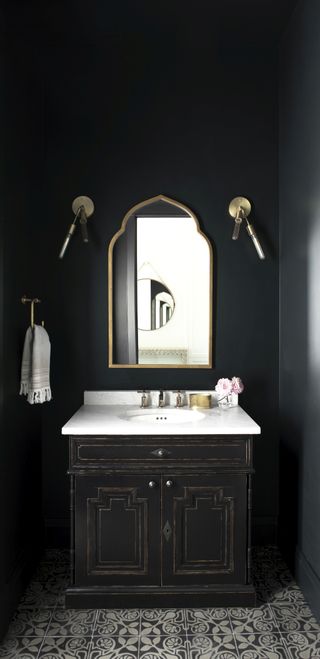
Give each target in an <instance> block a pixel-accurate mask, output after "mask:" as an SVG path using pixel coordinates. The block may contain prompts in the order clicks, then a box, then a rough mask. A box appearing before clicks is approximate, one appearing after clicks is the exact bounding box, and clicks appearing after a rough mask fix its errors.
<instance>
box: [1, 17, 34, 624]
mask: <svg viewBox="0 0 320 659" xmlns="http://www.w3.org/2000/svg"><path fill="white" fill-rule="evenodd" d="M1 26H2V23H1ZM1 37H2V40H1V44H2V47H1V53H0V59H1V65H0V66H1V135H2V138H1V155H0V172H1V183H0V193H1V209H0V253H1V275H0V304H1V322H0V374H1V375H0V419H1V436H0V508H1V532H0V637H1V636H2V634H3V633H4V631H5V629H6V626H7V623H8V621H9V619H10V616H11V614H12V613H13V611H14V609H15V608H16V606H17V604H18V602H19V597H20V595H21V593H22V589H23V587H24V585H25V583H26V581H27V579H28V577H29V576H30V572H31V570H32V567H33V565H34V563H35V561H36V560H37V558H38V555H39V553H40V551H41V547H42V535H43V532H42V529H43V523H42V504H41V501H42V497H41V489H42V478H41V426H40V420H41V410H40V409H37V407H35V408H34V407H33V406H32V407H31V406H30V405H28V404H27V403H26V401H25V400H23V399H22V397H19V395H18V394H19V384H20V382H19V380H20V365H21V354H22V346H23V340H24V334H25V331H26V328H27V326H28V323H29V322H30V320H29V319H30V310H29V309H28V308H25V307H24V306H23V305H22V304H21V302H20V298H21V296H22V295H23V294H24V293H27V295H30V294H33V295H37V294H38V293H37V284H38V280H39V278H41V272H38V271H36V268H35V267H34V265H35V264H34V262H33V247H32V245H33V243H34V241H35V240H36V231H35V226H34V215H35V213H34V209H35V208H36V207H37V205H38V203H39V199H41V185H40V184H39V170H40V168H39V162H40V158H41V157H42V148H41V143H40V142H41V141H39V135H40V134H41V112H42V111H41V102H40V98H39V95H38V86H37V85H36V84H35V78H36V74H35V62H36V60H35V58H34V53H33V52H32V49H30V48H22V46H20V50H19V54H17V51H16V49H15V47H14V44H13V43H11V45H9V44H8V42H7V40H6V35H5V34H2V35H1Z"/></svg>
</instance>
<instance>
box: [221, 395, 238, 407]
mask: <svg viewBox="0 0 320 659" xmlns="http://www.w3.org/2000/svg"><path fill="white" fill-rule="evenodd" d="M236 405H238V394H234V393H232V394H228V395H227V396H223V398H220V400H218V407H219V408H220V409H221V410H228V409H230V407H235V406H236Z"/></svg>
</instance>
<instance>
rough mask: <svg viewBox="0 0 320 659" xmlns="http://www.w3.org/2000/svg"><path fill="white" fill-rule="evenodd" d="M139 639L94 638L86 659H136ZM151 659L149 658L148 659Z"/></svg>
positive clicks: (122, 637) (123, 637) (124, 637)
mask: <svg viewBox="0 0 320 659" xmlns="http://www.w3.org/2000/svg"><path fill="white" fill-rule="evenodd" d="M138 654H139V638H138V636H137V637H135V638H133V637H132V636H130V637H126V636H121V637H117V636H106V637H103V636H98V637H96V636H94V637H93V639H92V643H91V648H90V654H89V657H88V659H117V658H118V657H122V659H138ZM149 659H151V657H150V658H149Z"/></svg>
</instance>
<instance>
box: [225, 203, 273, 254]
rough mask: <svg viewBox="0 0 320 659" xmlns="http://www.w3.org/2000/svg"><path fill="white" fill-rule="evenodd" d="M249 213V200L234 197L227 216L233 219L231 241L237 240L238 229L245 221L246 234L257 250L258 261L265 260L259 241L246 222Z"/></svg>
mask: <svg viewBox="0 0 320 659" xmlns="http://www.w3.org/2000/svg"><path fill="white" fill-rule="evenodd" d="M250 213H251V204H250V201H249V199H246V197H235V198H234V199H232V201H231V202H230V204H229V215H231V217H232V218H233V219H234V227H233V234H232V240H237V238H238V236H239V232H240V227H241V223H242V220H245V221H246V223H247V227H246V228H247V232H248V234H249V236H250V238H251V239H252V242H253V244H254V246H255V248H256V250H257V254H258V256H259V259H265V254H264V251H263V249H262V247H261V244H260V241H259V239H258V237H257V234H256V232H255V230H254V228H253V226H252V224H250V222H249V220H248V215H250Z"/></svg>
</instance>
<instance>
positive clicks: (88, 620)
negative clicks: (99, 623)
mask: <svg viewBox="0 0 320 659" xmlns="http://www.w3.org/2000/svg"><path fill="white" fill-rule="evenodd" d="M95 617H96V612H95V610H94V609H89V610H87V609H56V610H55V611H54V612H53V614H52V617H51V621H50V624H49V627H48V629H47V636H92V633H93V627H94V622H95Z"/></svg>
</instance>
